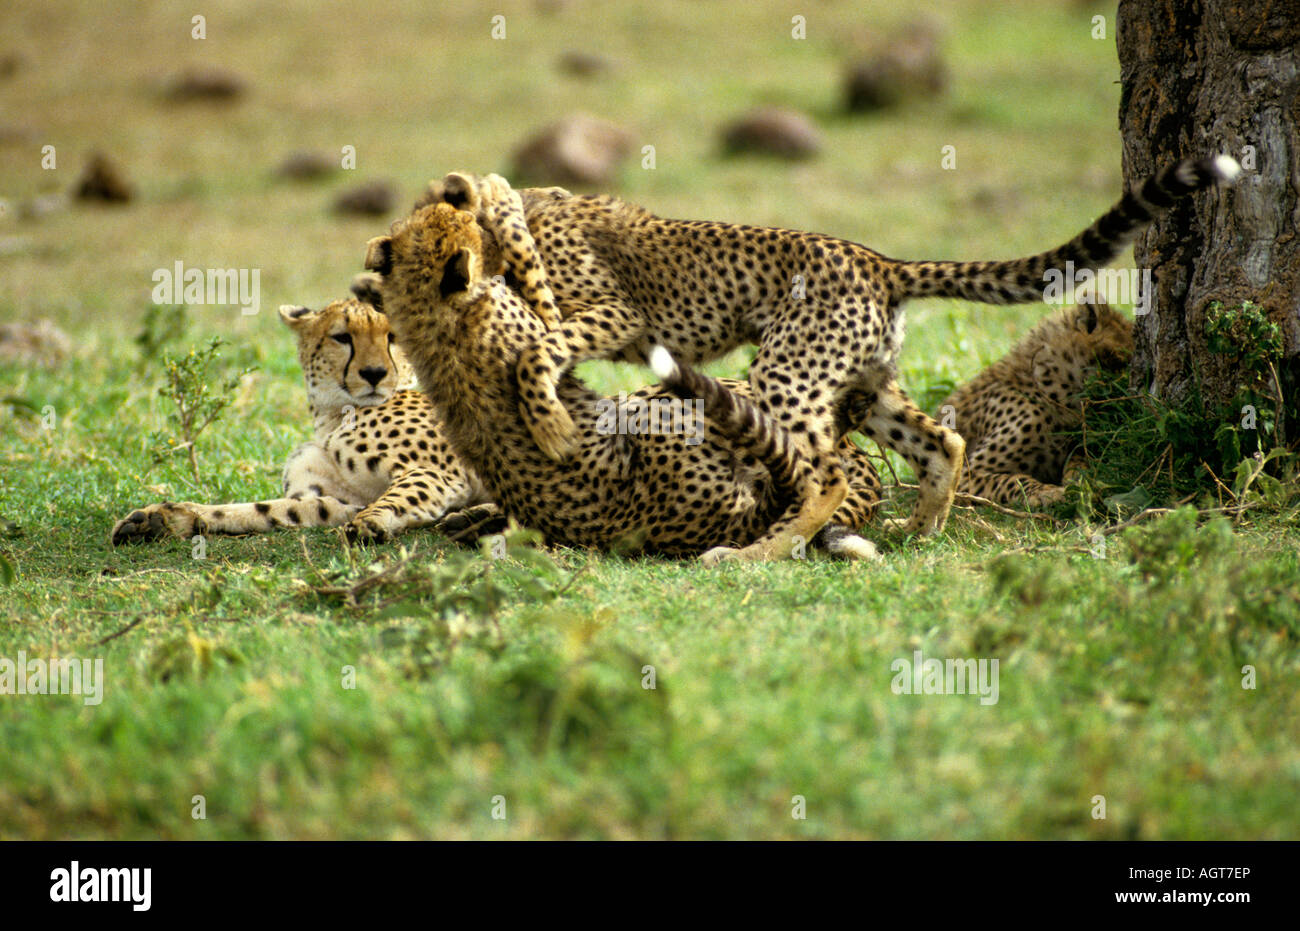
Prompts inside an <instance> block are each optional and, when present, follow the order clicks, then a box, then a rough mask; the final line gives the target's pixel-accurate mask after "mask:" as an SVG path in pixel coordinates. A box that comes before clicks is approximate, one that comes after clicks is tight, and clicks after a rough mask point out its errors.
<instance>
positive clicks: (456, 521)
mask: <svg viewBox="0 0 1300 931" xmlns="http://www.w3.org/2000/svg"><path fill="white" fill-rule="evenodd" d="M280 319H281V320H283V321H284V323H285V324H287V325H288V326H289V328H290V329H291V330H293V332H294V333H295V335H296V336H297V338H298V359H299V361H300V362H301V363H302V370H303V375H304V377H305V379H306V382H307V398H308V402H309V403H310V405H311V412H312V422H313V424H314V426H315V434H316V435H315V438H314V439H313V440H312V441H311V442H310V443H304V444H303V445H302V446H299V447H298V448H297V449H295V450H294V451H293V452H292V453H291V454H290V455H289V459H288V461H287V462H286V463H285V467H284V475H283V478H282V485H283V489H284V495H283V497H280V498H276V499H274V500H270V501H256V502H249V503H244V504H217V505H210V504H194V503H191V502H181V503H172V502H166V503H163V504H151V505H149V506H148V507H145V508H141V509H138V510H135V511H132V512H131V513H130V514H128V515H127V516H126V517H124V518H123V519H122V520H120V521H118V522H117V524H116V526H114V527H113V532H112V541H113V543H114V544H121V543H134V542H142V541H146V540H156V539H160V538H162V537H166V536H175V537H182V538H185V539H189V538H190V537H192V536H194V535H195V534H206V533H220V534H243V533H267V532H269V531H271V530H275V529H278V528H281V527H337V526H341V525H344V524H346V525H347V527H346V532H347V534H348V537H349V538H350V539H357V538H362V539H377V540H382V539H385V538H388V537H391V536H394V535H396V534H398V533H401V532H402V531H404V530H409V529H411V528H414V527H423V526H429V525H438V526H440V528H441V529H443V530H444V531H445V532H463V531H471V530H476V529H477V530H481V531H482V532H485V533H486V532H490V530H489V527H490V526H492V525H493V524H499V523H501V522H502V521H501V520H500V519H499V518H500V514H499V512H498V511H497V509H496V507H495V506H494V505H492V504H491V503H490V502H489V501H488V498H487V495H486V493H485V492H484V489H483V485H482V483H481V482H479V480H478V478H477V477H476V476H475V475H474V473H473V472H471V471H470V470H468V469H466V468H464V467H463V466H462V465H461V462H460V460H459V459H458V458H457V457H456V454H455V453H454V452H452V450H451V447H450V446H449V445H448V443H447V440H446V437H445V435H444V431H443V429H442V426H441V425H440V423H439V420H438V417H437V415H436V413H435V412H434V409H433V406H432V405H431V404H430V403H429V401H428V399H427V398H426V397H425V396H424V395H423V394H421V393H420V392H419V391H418V390H413V389H414V388H415V376H414V373H413V372H412V371H411V367H410V365H409V364H408V363H407V362H406V359H405V358H404V357H403V355H402V353H401V351H400V350H399V349H398V348H397V347H396V346H394V345H393V344H392V336H391V333H390V332H389V327H388V318H387V317H385V316H384V315H383V314H382V313H379V312H378V311H376V310H375V309H374V308H373V307H371V306H369V305H368V304H367V303H364V302H362V301H359V300H343V301H335V302H334V303H332V304H330V305H328V306H327V307H325V308H324V309H323V310H309V309H308V308H306V307H289V306H285V307H281V308H280ZM471 506H474V507H471ZM458 508H468V510H466V511H461V512H458V513H456V514H454V515H452V516H451V517H448V512H451V511H453V510H455V509H458ZM440 522H441V523H440Z"/></svg>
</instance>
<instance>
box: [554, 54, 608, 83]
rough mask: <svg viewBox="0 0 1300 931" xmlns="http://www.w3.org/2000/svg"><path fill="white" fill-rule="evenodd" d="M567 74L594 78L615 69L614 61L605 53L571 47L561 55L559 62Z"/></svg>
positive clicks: (560, 67) (561, 68)
mask: <svg viewBox="0 0 1300 931" xmlns="http://www.w3.org/2000/svg"><path fill="white" fill-rule="evenodd" d="M557 64H558V66H559V69H560V70H561V71H562V72H564V73H565V74H571V75H573V76H574V77H579V78H593V77H596V76H598V75H602V74H606V73H608V72H610V71H612V70H614V63H613V62H611V61H610V60H609V59H608V58H606V57H605V56H604V55H597V54H596V53H595V52H582V51H578V50H577V49H571V50H569V51H567V52H565V53H564V54H563V55H561V56H560V60H559V62H558V63H557Z"/></svg>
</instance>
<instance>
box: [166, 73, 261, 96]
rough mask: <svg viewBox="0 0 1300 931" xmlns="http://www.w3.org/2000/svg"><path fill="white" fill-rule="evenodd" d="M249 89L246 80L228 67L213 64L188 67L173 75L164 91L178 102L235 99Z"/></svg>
mask: <svg viewBox="0 0 1300 931" xmlns="http://www.w3.org/2000/svg"><path fill="white" fill-rule="evenodd" d="M247 90H248V82H246V81H245V80H244V79H243V78H241V77H240V76H239V75H237V74H235V72H233V71H231V70H229V69H228V68H218V67H214V66H211V65H203V66H199V67H193V68H187V69H185V70H184V71H182V72H181V73H180V74H178V75H176V76H175V77H173V78H172V79H171V80H170V81H169V82H168V83H167V87H166V89H165V91H164V93H165V94H166V96H167V97H169V98H170V99H172V100H174V101H177V102H182V103H184V102H188V101H192V100H225V101H228V100H235V99H236V98H238V97H242V96H243V95H244V93H245V92H246V91H247Z"/></svg>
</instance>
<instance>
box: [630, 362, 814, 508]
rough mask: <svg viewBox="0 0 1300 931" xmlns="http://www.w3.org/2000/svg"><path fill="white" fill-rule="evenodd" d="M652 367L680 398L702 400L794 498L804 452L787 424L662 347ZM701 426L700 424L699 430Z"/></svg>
mask: <svg viewBox="0 0 1300 931" xmlns="http://www.w3.org/2000/svg"><path fill="white" fill-rule="evenodd" d="M649 361H650V368H651V369H652V370H653V371H654V373H655V375H656V377H658V379H659V380H660V381H661V382H662V383H663V385H664V387H665V388H667V389H668V390H669V391H671V392H672V393H673V394H675V395H677V396H678V397H679V398H683V399H689V398H696V399H698V400H699V401H701V402H703V412H704V414H705V415H706V416H707V417H708V419H709V420H710V421H711V422H712V423H713V424H715V425H716V426H717V428H718V431H719V432H720V433H721V434H722V436H723V437H724V438H726V439H727V440H728V441H730V442H731V443H733V444H735V446H736V447H737V448H739V449H741V450H743V451H744V452H747V453H749V454H750V455H752V456H753V457H754V458H755V459H757V460H758V461H759V462H761V463H762V464H763V465H764V466H765V467H766V468H767V470H768V472H770V473H771V475H772V482H773V484H774V485H775V488H776V490H777V492H778V493H780V494H782V495H788V496H791V497H795V496H797V495H798V483H797V482H796V479H795V475H796V473H797V472H798V466H799V463H800V462H801V461H802V459H803V453H802V452H801V451H800V450H799V448H798V447H797V446H795V444H794V443H793V442H791V440H790V433H789V431H788V430H786V429H785V427H783V426H781V425H780V424H779V423H777V422H776V421H775V420H773V419H772V418H771V417H770V416H768V414H767V413H765V412H764V411H763V410H761V409H760V408H759V407H758V405H757V404H755V403H754V402H753V401H752V400H750V399H749V398H747V397H744V396H743V395H739V394H736V393H735V392H734V391H732V390H730V389H729V388H727V387H726V386H725V385H723V384H722V383H721V382H719V381H718V380H717V379H716V378H710V377H709V376H708V375H703V374H701V373H700V372H697V371H695V370H694V369H692V368H690V367H689V366H685V365H679V364H678V363H677V361H676V360H674V359H673V357H672V354H671V353H670V352H669V351H668V350H667V349H665V348H664V347H663V346H655V347H654V348H653V349H652V350H651V351H650V359H649ZM701 428H702V427H700V426H697V429H701Z"/></svg>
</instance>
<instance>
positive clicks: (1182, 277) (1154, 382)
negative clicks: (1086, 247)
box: [1116, 0, 1300, 440]
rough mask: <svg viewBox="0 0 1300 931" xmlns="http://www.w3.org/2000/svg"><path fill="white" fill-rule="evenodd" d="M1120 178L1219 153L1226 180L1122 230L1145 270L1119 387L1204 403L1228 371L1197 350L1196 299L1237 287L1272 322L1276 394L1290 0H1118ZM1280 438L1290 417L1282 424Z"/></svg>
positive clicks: (1289, 242)
mask: <svg viewBox="0 0 1300 931" xmlns="http://www.w3.org/2000/svg"><path fill="white" fill-rule="evenodd" d="M1116 34H1117V41H1118V45H1119V61H1120V76H1121V83H1122V92H1121V96H1120V107H1119V122H1120V131H1121V133H1122V134H1123V140H1124V158H1123V167H1124V178H1125V180H1126V182H1127V183H1128V184H1129V185H1134V184H1139V183H1141V181H1142V180H1143V179H1144V178H1145V177H1147V176H1148V175H1150V174H1151V173H1152V172H1153V171H1155V170H1156V169H1158V168H1161V167H1163V166H1165V165H1168V164H1170V163H1171V162H1174V161H1177V160H1178V159H1180V158H1187V157H1191V156H1211V155H1215V154H1218V153H1221V152H1222V153H1227V154H1229V155H1232V156H1233V157H1235V158H1236V159H1237V160H1238V161H1239V162H1241V163H1242V167H1243V168H1244V169H1245V170H1244V172H1243V174H1242V176H1241V178H1240V179H1239V180H1238V182H1237V186H1236V187H1234V188H1219V189H1216V190H1210V191H1207V192H1205V193H1203V194H1200V195H1197V196H1195V197H1192V198H1189V199H1188V200H1186V201H1183V202H1181V203H1180V204H1179V205H1178V206H1177V207H1176V208H1175V209H1174V210H1173V211H1172V212H1171V213H1170V214H1169V215H1168V216H1167V217H1165V218H1164V219H1163V220H1161V221H1159V222H1158V223H1156V224H1155V225H1154V226H1153V227H1151V228H1150V229H1149V230H1147V231H1146V233H1144V234H1143V235H1142V236H1141V237H1140V238H1139V239H1138V240H1137V242H1136V243H1135V244H1134V256H1135V260H1136V264H1137V267H1138V268H1139V269H1149V270H1150V271H1151V273H1152V277H1153V279H1154V285H1155V287H1154V295H1153V296H1152V298H1151V301H1150V304H1149V305H1148V306H1149V308H1150V313H1149V314H1146V315H1144V316H1140V317H1138V320H1137V327H1136V330H1135V336H1136V342H1137V347H1136V352H1135V354H1134V359H1133V369H1132V377H1133V387H1134V389H1137V390H1146V391H1150V392H1151V393H1153V394H1154V395H1155V396H1157V397H1159V398H1161V399H1162V400H1164V401H1166V402H1167V403H1170V404H1173V405H1175V406H1182V405H1184V404H1188V403H1192V404H1196V403H1200V404H1202V405H1204V409H1205V410H1207V411H1213V410H1217V409H1218V408H1219V406H1220V405H1223V404H1226V403H1227V402H1229V401H1231V400H1232V398H1233V396H1234V395H1235V394H1236V393H1237V389H1238V386H1239V383H1240V376H1241V372H1240V371H1238V370H1237V366H1236V365H1235V364H1234V363H1233V361H1232V360H1231V358H1230V357H1227V356H1225V355H1223V354H1215V353H1212V352H1210V351H1209V349H1208V348H1207V345H1206V333H1205V318H1206V311H1207V308H1208V307H1209V305H1210V304H1211V303H1212V302H1214V301H1221V302H1222V303H1223V306H1224V307H1225V308H1236V307H1240V306H1241V303H1242V302H1243V301H1250V302H1252V303H1254V304H1256V305H1257V306H1259V307H1260V308H1262V309H1263V310H1264V311H1265V312H1266V314H1267V316H1268V318H1269V320H1270V321H1272V322H1273V323H1276V324H1277V325H1278V326H1279V327H1280V328H1281V333H1282V340H1283V346H1284V349H1283V353H1284V359H1283V362H1282V365H1281V369H1280V371H1279V372H1278V375H1279V377H1280V378H1281V379H1282V392H1283V395H1284V397H1285V398H1286V399H1287V405H1288V406H1292V405H1294V404H1295V403H1296V391H1297V387H1296V386H1297V385H1298V384H1300V235H1298V234H1300V0H1120V3H1119V12H1118V16H1117V21H1116ZM1287 430H1288V433H1289V438H1290V439H1291V440H1294V439H1295V438H1296V437H1297V435H1300V431H1298V430H1297V424H1296V423H1295V422H1294V419H1293V422H1291V423H1288V424H1287Z"/></svg>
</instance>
